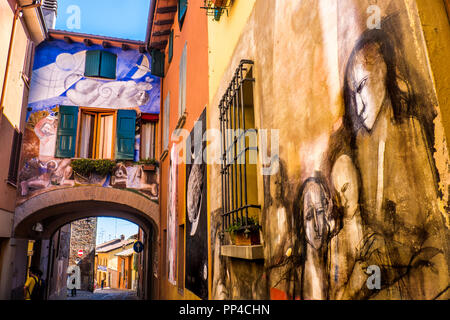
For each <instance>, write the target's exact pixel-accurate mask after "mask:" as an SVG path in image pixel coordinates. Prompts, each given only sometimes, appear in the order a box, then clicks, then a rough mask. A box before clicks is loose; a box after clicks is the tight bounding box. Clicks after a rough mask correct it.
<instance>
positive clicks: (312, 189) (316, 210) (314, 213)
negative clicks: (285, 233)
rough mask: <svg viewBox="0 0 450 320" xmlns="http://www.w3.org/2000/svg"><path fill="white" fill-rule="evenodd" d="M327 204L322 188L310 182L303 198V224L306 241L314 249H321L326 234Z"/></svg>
mask: <svg viewBox="0 0 450 320" xmlns="http://www.w3.org/2000/svg"><path fill="white" fill-rule="evenodd" d="M327 207H328V202H327V199H326V197H325V193H324V191H323V188H322V187H321V186H320V185H319V184H318V183H316V182H310V183H309V184H308V185H307V186H306V188H305V190H304V197H303V224H304V226H305V237H306V241H307V242H308V243H309V244H310V245H311V246H312V247H313V248H314V249H319V248H320V247H322V244H323V239H324V238H325V236H326V233H327V223H326V213H327V210H328V208H327Z"/></svg>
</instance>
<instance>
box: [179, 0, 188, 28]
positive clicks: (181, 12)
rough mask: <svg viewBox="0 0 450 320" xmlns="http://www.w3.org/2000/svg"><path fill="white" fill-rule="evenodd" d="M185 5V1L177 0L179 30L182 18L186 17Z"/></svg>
mask: <svg viewBox="0 0 450 320" xmlns="http://www.w3.org/2000/svg"><path fill="white" fill-rule="evenodd" d="M187 5H188V3H187V0H178V23H179V25H180V30H181V27H182V26H183V22H184V17H185V16H186V11H187Z"/></svg>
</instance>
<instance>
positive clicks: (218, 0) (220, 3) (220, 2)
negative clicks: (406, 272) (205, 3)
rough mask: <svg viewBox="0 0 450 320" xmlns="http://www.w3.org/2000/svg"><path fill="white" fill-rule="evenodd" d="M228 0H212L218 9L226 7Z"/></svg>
mask: <svg viewBox="0 0 450 320" xmlns="http://www.w3.org/2000/svg"><path fill="white" fill-rule="evenodd" d="M227 1H228V0H212V2H213V3H214V5H215V6H216V7H224V6H226V4H227Z"/></svg>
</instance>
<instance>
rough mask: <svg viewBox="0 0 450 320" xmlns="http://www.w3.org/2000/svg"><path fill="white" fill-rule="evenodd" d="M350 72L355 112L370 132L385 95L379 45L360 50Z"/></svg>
mask: <svg viewBox="0 0 450 320" xmlns="http://www.w3.org/2000/svg"><path fill="white" fill-rule="evenodd" d="M350 72H351V73H352V74H351V75H350V79H352V80H353V81H352V83H350V87H351V88H352V90H353V92H354V94H355V100H356V112H357V114H358V117H359V118H360V121H361V123H362V124H363V125H364V127H365V128H366V129H367V130H371V129H372V128H373V126H374V124H375V121H376V119H377V117H378V114H379V112H380V110H381V107H382V106H383V103H384V101H385V98H386V94H387V88H386V75H387V66H386V62H385V61H384V59H383V56H382V54H381V52H380V47H379V45H378V44H376V43H369V44H367V45H365V46H364V47H363V48H361V50H359V52H357V53H356V55H355V56H354V61H353V63H352V68H351V69H350Z"/></svg>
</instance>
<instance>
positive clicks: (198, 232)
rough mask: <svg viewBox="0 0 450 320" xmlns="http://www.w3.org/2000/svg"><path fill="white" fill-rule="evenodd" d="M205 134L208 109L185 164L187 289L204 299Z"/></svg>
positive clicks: (189, 143) (190, 140)
mask: <svg viewBox="0 0 450 320" xmlns="http://www.w3.org/2000/svg"><path fill="white" fill-rule="evenodd" d="M205 132H206V109H205V110H204V111H203V113H202V114H201V116H200V118H199V119H198V120H197V122H196V125H195V127H194V130H193V131H192V132H191V134H190V136H189V138H188V141H187V145H186V150H187V156H186V157H190V159H189V160H190V161H189V160H187V162H186V163H187V164H186V275H185V286H186V288H187V289H189V290H190V291H192V292H193V293H195V294H196V295H197V296H199V297H200V298H202V299H208V219H207V185H206V183H207V176H206V164H205V163H204V161H203V153H202V152H203V150H205V147H206V143H205V142H202V138H201V137H203V134H204V133H205ZM199 137H200V138H199ZM195 143H197V145H196V144H195Z"/></svg>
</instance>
